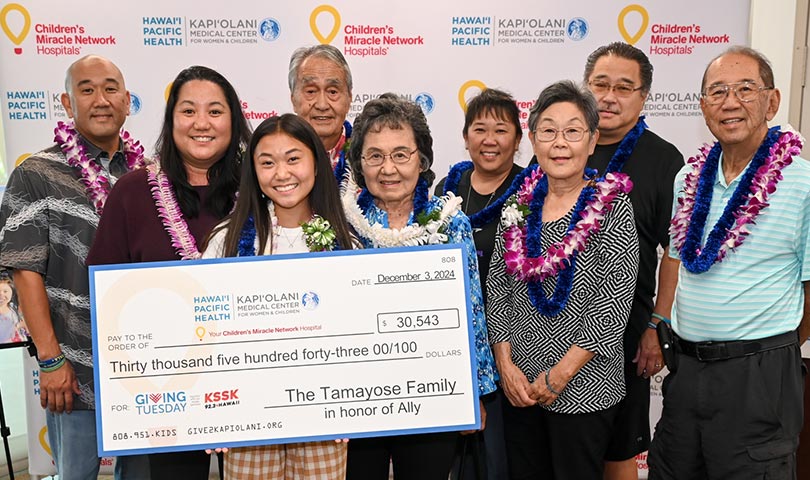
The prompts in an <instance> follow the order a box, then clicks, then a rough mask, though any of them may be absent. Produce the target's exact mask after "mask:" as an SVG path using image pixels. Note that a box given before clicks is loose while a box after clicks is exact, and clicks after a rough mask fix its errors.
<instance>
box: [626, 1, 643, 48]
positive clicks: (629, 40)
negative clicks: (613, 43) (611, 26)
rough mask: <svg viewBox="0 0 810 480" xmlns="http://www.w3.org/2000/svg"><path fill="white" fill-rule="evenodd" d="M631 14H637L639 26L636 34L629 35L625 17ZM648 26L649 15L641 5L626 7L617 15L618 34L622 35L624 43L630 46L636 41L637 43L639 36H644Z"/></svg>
mask: <svg viewBox="0 0 810 480" xmlns="http://www.w3.org/2000/svg"><path fill="white" fill-rule="evenodd" d="M632 12H637V13H638V14H639V15H641V26H640V27H639V29H638V31H637V32H636V33H634V34H633V35H630V32H628V31H627V26H626V24H625V21H626V20H627V16H628V15H629V14H630V13H632ZM649 24H650V14H649V13H647V9H646V8H644V7H642V6H641V5H635V4H633V5H628V6H626V7H624V8H623V9H622V11H621V12H620V13H619V33H621V34H622V37H623V38H624V41H625V42H627V43H629V44H630V45H634V44H635V43H636V42H637V41H639V39H640V38H641V36H642V35H644V32H645V31H647V25H649Z"/></svg>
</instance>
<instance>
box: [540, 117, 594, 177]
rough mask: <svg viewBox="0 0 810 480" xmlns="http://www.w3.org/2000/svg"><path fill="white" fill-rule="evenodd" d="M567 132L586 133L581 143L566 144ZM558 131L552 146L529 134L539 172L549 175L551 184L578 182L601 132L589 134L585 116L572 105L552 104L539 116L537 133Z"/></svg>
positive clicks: (567, 142) (569, 142)
mask: <svg viewBox="0 0 810 480" xmlns="http://www.w3.org/2000/svg"><path fill="white" fill-rule="evenodd" d="M566 129H576V130H580V131H582V130H584V135H583V137H582V139H581V140H579V141H576V142H572V141H569V140H566V139H565V138H564V136H563V131H564V130H566ZM544 130H557V131H558V132H557V136H556V138H554V140H552V141H550V142H541V141H539V140H537V134H536V133H535V132H532V133H530V139H531V140H532V148H533V149H534V154H535V155H537V162H538V163H539V164H540V168H542V169H543V171H544V172H545V173H546V175H548V177H549V180H552V179H553V180H558V181H579V180H580V179H582V175H583V173H584V172H585V164H586V163H587V162H588V156H589V155H590V154H592V153H593V150H594V148H595V147H596V140H597V138H598V136H599V133H598V132H594V133H593V134H591V133H589V132H588V126H587V123H586V122H585V116H584V115H583V114H582V112H581V111H580V110H579V108H577V106H576V105H575V104H573V103H571V102H559V103H555V104H552V105H551V106H549V107H548V108H546V109H545V111H543V112H541V113H540V117H539V119H538V121H537V126H536V132H541V131H544Z"/></svg>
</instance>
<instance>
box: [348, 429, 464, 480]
mask: <svg viewBox="0 0 810 480" xmlns="http://www.w3.org/2000/svg"><path fill="white" fill-rule="evenodd" d="M458 435H459V434H458V433H457V432H446V433H427V434H422V435H397V436H393V437H376V438H359V439H354V440H352V441H350V442H349V458H348V460H347V464H346V480H388V469H389V464H390V462H392V461H393V463H394V478H395V479H396V480H447V477H448V475H450V466H451V465H452V463H453V453H454V451H455V447H456V439H457V438H458Z"/></svg>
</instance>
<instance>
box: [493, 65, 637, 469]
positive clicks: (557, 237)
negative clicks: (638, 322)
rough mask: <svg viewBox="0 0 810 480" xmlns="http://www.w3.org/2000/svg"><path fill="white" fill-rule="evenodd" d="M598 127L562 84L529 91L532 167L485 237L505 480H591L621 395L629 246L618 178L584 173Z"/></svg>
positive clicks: (584, 102) (628, 219)
mask: <svg viewBox="0 0 810 480" xmlns="http://www.w3.org/2000/svg"><path fill="white" fill-rule="evenodd" d="M598 124H599V111H598V109H597V105H596V101H595V100H594V99H593V96H592V95H591V94H590V93H589V92H588V91H587V90H585V89H582V88H580V87H578V86H577V85H575V84H574V83H573V82H570V81H563V82H558V83H555V84H553V85H551V86H549V87H547V88H546V89H545V90H543V91H542V92H541V93H540V96H539V98H538V99H537V101H536V102H535V104H534V107H533V108H532V110H531V115H530V117H529V130H530V132H529V138H530V140H531V142H532V148H533V149H534V153H535V155H536V156H537V158H538V163H539V168H538V169H537V170H536V171H535V172H534V173H533V174H532V175H531V176H530V177H529V178H528V179H527V181H526V182H525V184H524V186H523V187H522V188H521V189H520V190H519V191H518V193H517V194H515V195H514V196H513V197H512V198H510V200H507V202H506V204H505V206H504V209H503V212H502V217H501V225H500V226H499V228H498V235H497V236H496V245H495V252H494V253H493V256H492V263H491V265H490V271H489V280H488V282H487V296H488V303H487V324H488V327H489V335H490V341H491V342H492V345H493V351H494V353H495V359H496V363H497V366H498V370H499V372H500V375H501V382H502V386H503V389H504V391H505V393H506V396H507V398H508V399H509V405H506V406H505V411H504V426H505V432H506V438H507V454H508V459H509V469H510V476H511V478H513V479H524V478H525V479H528V478H583V479H584V478H588V479H599V478H602V468H603V456H604V453H605V450H606V448H607V445H608V440H609V438H610V429H611V428H612V425H613V417H614V416H615V413H616V405H617V404H618V402H619V401H620V400H621V399H622V397H623V396H624V380H623V378H624V377H623V365H624V358H623V349H622V334H623V332H624V328H625V325H626V323H627V317H628V315H629V312H630V304H631V302H632V299H633V290H634V288H635V284H636V273H637V268H638V239H637V236H636V230H635V225H634V222H633V210H632V207H631V205H630V202H629V200H628V198H627V195H626V193H627V192H629V191H630V188H632V184H631V182H630V181H629V179H628V178H627V177H626V176H625V175H622V174H609V175H607V176H606V177H605V178H595V177H596V172H595V171H590V170H587V171H586V169H585V165H586V162H587V159H588V156H589V155H590V154H591V153H593V149H594V146H595V145H596V140H597V138H598V135H599V133H598V131H597V130H596V128H597V126H598Z"/></svg>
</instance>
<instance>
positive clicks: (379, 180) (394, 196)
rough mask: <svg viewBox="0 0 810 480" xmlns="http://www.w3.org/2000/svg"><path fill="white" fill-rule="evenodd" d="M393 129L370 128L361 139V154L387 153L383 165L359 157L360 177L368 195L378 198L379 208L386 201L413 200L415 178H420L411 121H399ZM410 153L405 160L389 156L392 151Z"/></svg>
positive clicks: (402, 201)
mask: <svg viewBox="0 0 810 480" xmlns="http://www.w3.org/2000/svg"><path fill="white" fill-rule="evenodd" d="M400 127H401V128H398V129H396V130H392V129H390V128H388V127H383V128H382V129H380V131H379V132H374V131H369V132H367V133H366V136H365V140H364V141H363V150H362V152H363V156H364V157H368V156H370V155H372V154H374V153H379V154H383V155H386V157H385V158H384V159H383V163H382V165H379V166H376V167H374V166H369V165H367V164H366V162H365V160H363V161H362V166H363V178H364V179H365V181H366V187H367V188H368V191H369V192H370V193H371V195H372V196H373V197H374V198H375V199H377V200H378V204H379V205H380V208H382V209H383V210H386V208H385V205H386V204H400V203H407V202H410V203H411V204H412V203H413V195H414V190H416V182H417V181H419V173H420V171H421V162H420V161H419V152H418V151H417V152H414V150H416V139H415V138H414V135H413V129H412V128H411V126H410V125H400ZM399 151H401V152H404V153H411V152H413V154H411V155H410V156H409V158H408V161H407V162H405V163H394V162H393V160H391V158H390V157H389V156H388V155H389V154H391V153H393V152H399Z"/></svg>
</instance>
